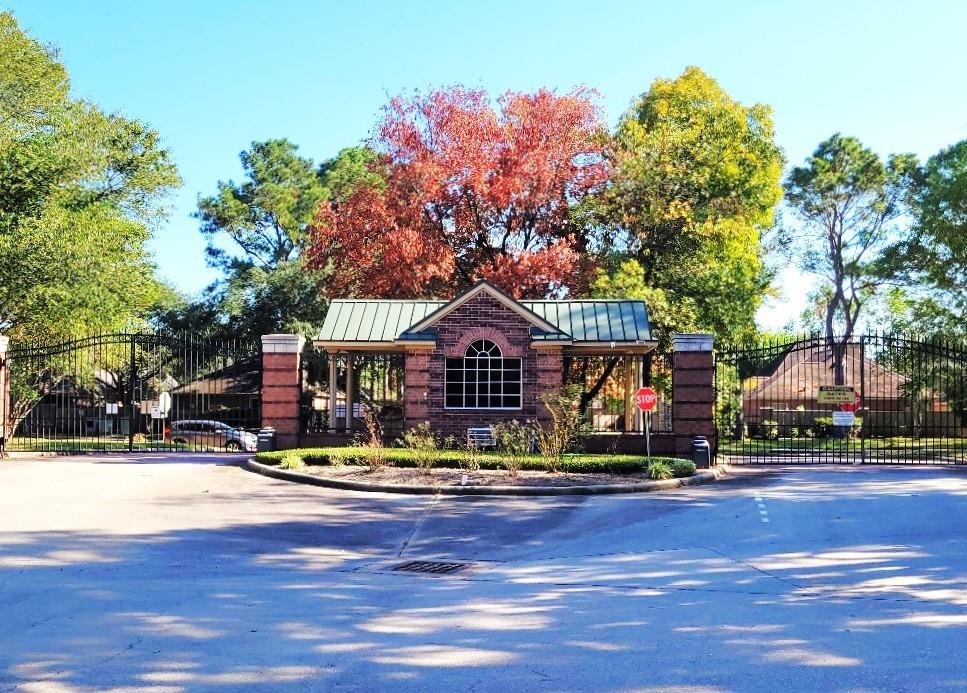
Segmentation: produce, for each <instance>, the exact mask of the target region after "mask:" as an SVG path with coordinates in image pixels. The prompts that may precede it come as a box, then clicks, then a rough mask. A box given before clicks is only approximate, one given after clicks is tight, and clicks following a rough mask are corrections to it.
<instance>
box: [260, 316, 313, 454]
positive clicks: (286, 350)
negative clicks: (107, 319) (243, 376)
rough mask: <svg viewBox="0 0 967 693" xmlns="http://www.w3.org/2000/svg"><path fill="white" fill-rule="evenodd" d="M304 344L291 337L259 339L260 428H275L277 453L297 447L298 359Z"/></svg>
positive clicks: (302, 339) (299, 372) (279, 335)
mask: <svg viewBox="0 0 967 693" xmlns="http://www.w3.org/2000/svg"><path fill="white" fill-rule="evenodd" d="M305 341H306V340H305V338H304V337H302V336H300V335H295V334H267V335H263V336H262V427H263V428H266V427H272V428H274V429H275V444H276V447H277V448H279V449H280V450H282V449H286V448H294V447H297V446H298V445H299V437H300V433H301V425H300V421H299V400H300V399H301V398H302V381H301V376H302V373H301V364H300V359H301V357H302V347H303V346H305Z"/></svg>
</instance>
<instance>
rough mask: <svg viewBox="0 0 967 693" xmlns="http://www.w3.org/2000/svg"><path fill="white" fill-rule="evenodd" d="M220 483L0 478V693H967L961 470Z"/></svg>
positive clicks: (142, 473) (965, 491)
mask: <svg viewBox="0 0 967 693" xmlns="http://www.w3.org/2000/svg"><path fill="white" fill-rule="evenodd" d="M233 461H234V460H233V459H232V458H231V457H225V456H222V457H194V458H191V459H188V460H186V459H184V458H182V459H178V458H176V457H172V456H165V455H156V456H144V457H140V458H138V459H133V460H132V459H130V458H126V457H112V458H107V459H106V460H97V459H89V458H88V459H84V458H79V459H67V460H63V461H61V460H57V461H54V460H47V461H33V462H31V461H5V462H0V690H24V691H65V692H66V691H88V690H105V689H108V690H137V691H182V690H212V691H232V690H242V691H248V690H252V691H277V690H337V691H344V690H349V691H354V690H359V691H372V690H394V691H396V690H441V689H446V690H474V691H489V690H493V691H501V692H502V693H506V692H507V691H516V690H521V691H534V690H537V691H589V690H629V689H635V690H678V691H689V692H694V691H722V690H762V691H776V690H786V691H793V690H796V691H798V690H822V691H835V690H856V691H860V690H861V691H876V690H883V691H887V690H889V691H896V690H954V689H958V690H959V689H964V688H967V658H965V656H964V655H965V651H967V536H965V528H967V469H952V468H951V469H940V468H920V469H910V468H873V467H862V468H856V467H836V468H800V469H769V470H768V471H767V472H766V473H752V472H749V471H748V470H741V472H740V473H739V474H738V476H737V478H733V479H732V480H729V481H726V482H721V483H718V484H713V485H708V486H700V487H694V488H689V489H681V490H676V491H669V492H664V493H657V494H656V493H652V494H642V495H631V496H611V497H587V498H573V497H563V498H560V499H557V498H535V499H521V498H494V499H488V498H479V497H465V498H461V497H441V498H436V499H434V498H426V497H408V496H392V495H367V494H360V493H347V492H336V491H329V490H325V489H320V488H314V487H308V486H299V485H293V484H289V483H287V482H281V481H275V480H271V479H267V478H264V477H261V476H257V475H254V474H249V473H247V472H244V471H242V470H240V469H238V468H236V467H235V466H233ZM416 559H446V560H461V561H466V562H470V563H472V566H471V567H470V568H468V569H467V570H465V571H463V572H460V573H456V574H454V575H452V576H444V577H429V576H422V575H410V574H405V573H401V572H398V571H393V570H392V568H393V567H394V566H396V565H399V564H400V563H402V562H404V561H407V560H416Z"/></svg>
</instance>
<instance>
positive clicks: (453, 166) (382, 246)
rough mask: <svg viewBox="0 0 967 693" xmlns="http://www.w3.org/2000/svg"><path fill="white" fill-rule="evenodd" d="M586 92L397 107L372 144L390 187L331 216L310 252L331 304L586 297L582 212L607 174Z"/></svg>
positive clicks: (403, 101)
mask: <svg viewBox="0 0 967 693" xmlns="http://www.w3.org/2000/svg"><path fill="white" fill-rule="evenodd" d="M590 97H591V94H590V93H589V92H587V91H586V90H583V89H581V90H576V91H574V92H571V93H570V94H567V95H564V96H558V95H556V94H554V93H552V92H550V91H547V90H544V89H542V90H540V91H537V92H536V93H534V94H520V93H507V94H504V95H503V96H502V97H500V99H499V100H498V106H499V111H495V110H494V109H493V108H492V106H491V103H490V101H489V99H488V97H487V95H486V94H485V93H484V92H483V91H471V90H465V89H462V88H452V89H447V90H442V91H435V92H432V93H430V94H428V95H425V96H424V95H420V94H416V95H415V96H413V97H411V98H396V99H393V100H392V101H391V102H390V103H389V104H388V105H387V106H386V108H385V109H384V117H383V120H382V122H381V123H380V125H379V127H378V130H377V133H376V135H375V137H374V140H373V142H372V143H371V145H372V146H373V147H374V149H376V150H377V151H379V152H380V154H381V158H380V160H379V162H378V163H377V164H376V166H377V167H379V168H380V170H381V173H382V177H383V179H384V184H382V185H374V184H369V185H366V186H363V187H360V188H358V189H357V190H356V191H355V192H354V193H353V194H351V195H350V196H349V197H348V198H346V199H343V200H341V201H339V202H330V203H327V204H325V205H323V206H322V208H321V209H320V210H319V213H318V215H317V217H316V224H315V226H314V228H313V230H312V233H311V236H310V245H309V248H308V249H307V251H306V252H307V256H308V258H309V260H310V262H311V263H312V265H313V266H315V267H329V268H330V270H331V272H330V274H329V276H328V278H327V280H326V285H325V287H324V288H325V290H326V293H327V294H329V295H330V296H374V297H386V298H394V297H395V298H408V297H419V296H430V295H437V296H446V295H451V294H453V293H454V292H456V291H459V290H460V289H461V288H463V287H465V286H467V285H468V284H470V283H472V282H474V281H476V280H478V279H481V278H486V279H488V280H490V281H492V282H493V283H494V284H496V285H497V286H500V287H501V288H502V289H504V290H505V291H507V292H508V293H510V294H511V295H513V296H515V297H532V298H533V297H544V296H548V295H551V294H554V293H559V292H561V291H562V290H565V289H575V288H581V287H582V286H583V284H584V281H585V277H586V276H587V271H588V269H589V267H588V266H587V262H586V259H585V257H586V252H585V251H586V249H587V240H586V235H585V232H584V229H583V228H581V227H580V225H579V224H576V223H575V221H574V219H573V214H572V209H573V205H574V204H575V203H576V202H577V201H579V200H580V199H581V198H582V197H584V196H585V195H587V194H588V193H589V192H591V191H592V190H594V189H596V188H597V187H598V186H600V185H602V184H603V183H604V181H605V180H606V177H607V169H606V164H605V161H604V158H603V156H602V152H601V148H602V144H603V137H602V134H603V132H604V130H603V127H602V125H601V121H600V118H599V115H598V112H597V109H596V108H595V105H594V103H593V102H592V100H591V98H590Z"/></svg>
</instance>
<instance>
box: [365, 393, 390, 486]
mask: <svg viewBox="0 0 967 693" xmlns="http://www.w3.org/2000/svg"><path fill="white" fill-rule="evenodd" d="M363 423H364V424H365V425H366V437H365V438H364V439H363V440H362V441H361V445H360V446H361V447H364V448H367V450H368V452H367V454H366V464H367V465H369V471H370V472H376V471H379V470H380V469H382V468H383V467H385V466H386V454H385V453H384V448H383V427H382V426H381V425H380V423H379V415H378V412H377V411H375V410H374V409H366V411H365V412H363Z"/></svg>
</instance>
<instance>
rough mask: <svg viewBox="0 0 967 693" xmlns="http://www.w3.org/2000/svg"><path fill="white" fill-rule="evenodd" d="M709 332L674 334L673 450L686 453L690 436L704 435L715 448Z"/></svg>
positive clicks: (712, 363)
mask: <svg viewBox="0 0 967 693" xmlns="http://www.w3.org/2000/svg"><path fill="white" fill-rule="evenodd" d="M713 341H714V339H713V337H712V335H710V334H676V335H675V336H674V344H675V361H674V373H673V375H672V429H673V430H674V433H675V453H676V454H677V455H679V456H689V455H691V451H692V438H694V437H695V436H705V437H706V438H708V442H709V445H711V446H712V449H713V450H714V449H715V419H714V415H715V360H714V358H713V355H712V345H713Z"/></svg>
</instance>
